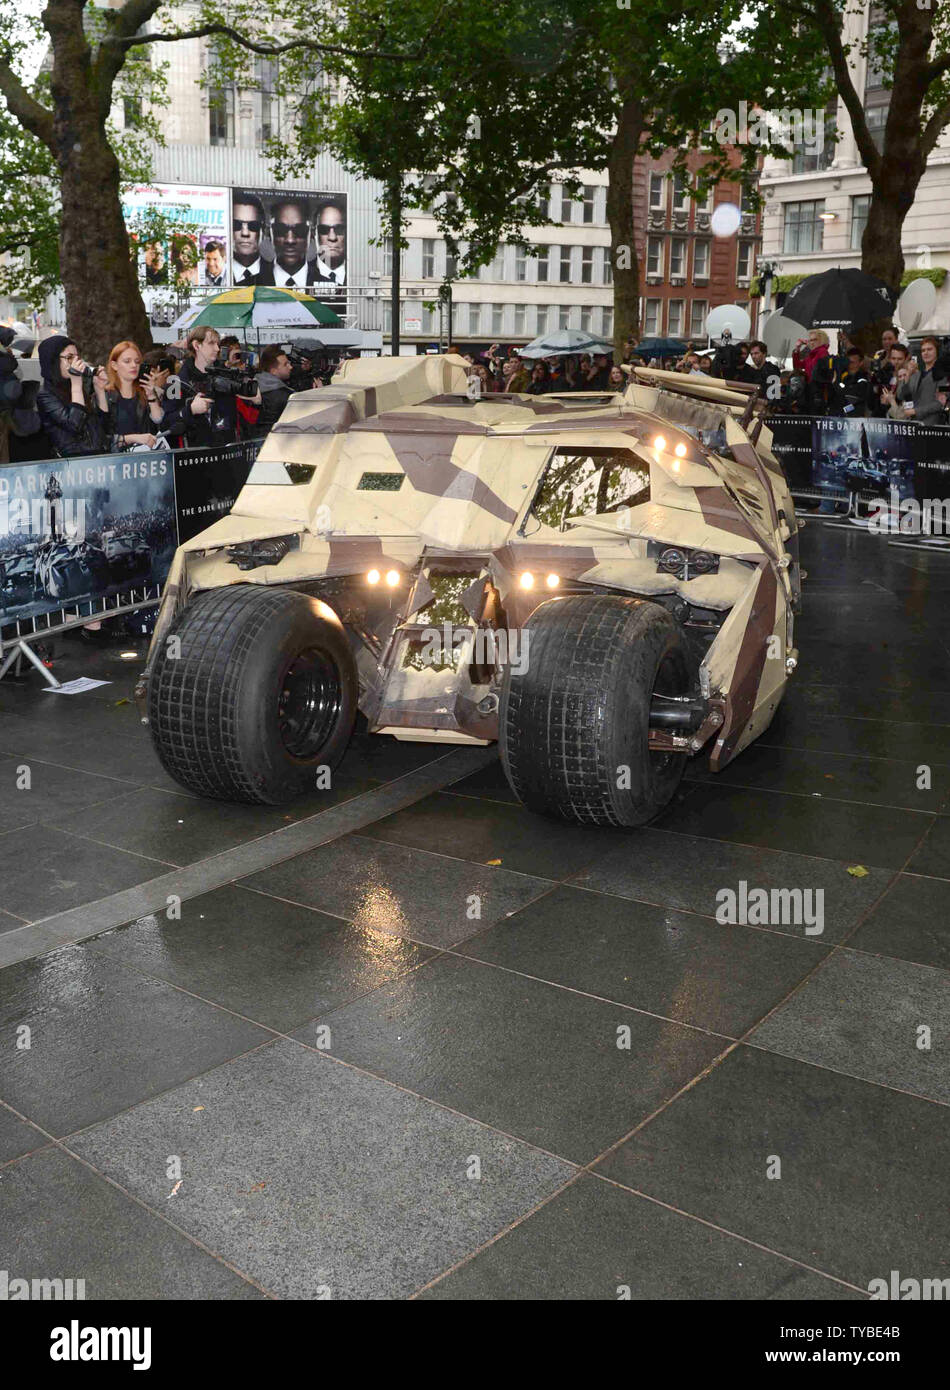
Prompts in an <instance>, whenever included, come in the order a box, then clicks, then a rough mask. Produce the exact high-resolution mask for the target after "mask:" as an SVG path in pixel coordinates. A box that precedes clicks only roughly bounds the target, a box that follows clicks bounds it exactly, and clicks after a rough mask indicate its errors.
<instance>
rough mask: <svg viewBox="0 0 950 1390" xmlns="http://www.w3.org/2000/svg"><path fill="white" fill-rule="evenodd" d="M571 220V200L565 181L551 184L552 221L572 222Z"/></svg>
mask: <svg viewBox="0 0 950 1390" xmlns="http://www.w3.org/2000/svg"><path fill="white" fill-rule="evenodd" d="M570 220H571V200H570V198H569V197H568V195H567V192H566V190H565V188H564V185H563V183H555V184H552V185H551V221H552V222H570Z"/></svg>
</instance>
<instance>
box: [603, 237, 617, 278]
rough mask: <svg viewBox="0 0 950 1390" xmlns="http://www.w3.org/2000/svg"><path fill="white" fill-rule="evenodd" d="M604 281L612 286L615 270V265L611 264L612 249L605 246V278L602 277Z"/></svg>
mask: <svg viewBox="0 0 950 1390" xmlns="http://www.w3.org/2000/svg"><path fill="white" fill-rule="evenodd" d="M602 280H603V283H604V284H605V285H612V284H613V282H614V268H613V265H612V264H611V260H610V247H609V246H605V247H604V259H603V276H602Z"/></svg>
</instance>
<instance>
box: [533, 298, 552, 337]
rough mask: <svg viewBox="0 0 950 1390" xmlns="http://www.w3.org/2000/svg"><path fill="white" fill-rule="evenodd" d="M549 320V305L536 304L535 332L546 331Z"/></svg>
mask: <svg viewBox="0 0 950 1390" xmlns="http://www.w3.org/2000/svg"><path fill="white" fill-rule="evenodd" d="M550 322H551V314H550V306H549V305H547V304H539V305H538V318H537V328H536V333H537V334H539V335H540V334H541V333H547V331H548V325H549V323H550Z"/></svg>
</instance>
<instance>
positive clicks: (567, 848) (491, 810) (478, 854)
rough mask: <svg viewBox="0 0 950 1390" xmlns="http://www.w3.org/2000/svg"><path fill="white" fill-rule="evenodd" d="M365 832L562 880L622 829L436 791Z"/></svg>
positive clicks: (606, 847)
mask: <svg viewBox="0 0 950 1390" xmlns="http://www.w3.org/2000/svg"><path fill="white" fill-rule="evenodd" d="M363 834H364V835H367V836H370V837H371V838H373V839H377V840H388V841H389V842H390V843H391V844H400V845H410V846H413V847H414V848H416V849H427V850H433V851H435V852H436V853H438V854H445V855H448V856H450V857H453V858H456V859H468V860H471V861H472V862H473V863H477V864H479V863H480V864H487V863H489V862H490V861H497V867H500V868H504V869H510V870H512V871H513V872H515V873H525V874H532V875H534V876H536V877H538V878H550V879H563V878H567V877H568V875H570V874H573V873H577V871H578V870H579V869H581V868H583V867H584V866H585V865H587V864H589V863H591V862H592V861H593V860H594V859H598V858H600V857H601V855H604V854H607V853H608V851H609V850H611V849H612V848H613V847H614V846H615V845H616V844H617V843H618V842H619V841H622V840H623V839H624V838H625V837H626V836H627V834H628V832H627V831H624V830H606V829H602V828H600V827H587V826H580V825H567V824H565V823H559V822H558V821H555V820H549V819H547V818H546V817H544V816H537V815H533V814H532V813H531V812H530V811H525V810H524V808H523V807H521V806H506V805H503V804H502V803H500V802H491V801H487V800H483V799H478V798H474V797H472V798H468V797H461V796H451V795H449V794H448V793H446V792H439V793H438V794H436V795H435V796H429V797H426V799H425V801H420V802H418V803H417V804H416V805H415V806H410V807H408V809H407V810H405V811H398V812H397V813H396V814H395V815H393V816H386V818H385V819H384V820H380V821H376V823H375V824H374V825H372V826H369V827H368V828H367V829H366V830H365V831H363Z"/></svg>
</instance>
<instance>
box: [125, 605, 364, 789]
mask: <svg viewBox="0 0 950 1390" xmlns="http://www.w3.org/2000/svg"><path fill="white" fill-rule="evenodd" d="M175 637H177V638H178V639H179V641H180V644H181V648H180V655H178V656H177V657H175V656H174V655H173V652H174V644H172V643H170V641H169V639H170V638H175ZM301 661H303V662H304V664H305V665H306V664H307V663H313V662H315V663H316V669H317V671H318V672H319V673H320V677H321V680H322V681H323V682H324V683H323V684H322V685H321V687H320V691H321V697H322V700H323V705H324V707H325V709H326V711H327V714H326V717H325V718H324V717H323V716H322V715H321V716H320V718H319V719H318V720H317V729H316V731H315V732H316V736H317V737H318V738H319V739H320V742H319V744H318V745H317V746H307V747H306V750H305V751H304V750H303V748H302V747H301V748H300V749H299V752H298V751H297V750H296V749H292V748H291V747H289V746H288V734H287V730H286V721H282V720H281V715H280V709H281V701H282V692H286V690H287V680H288V678H289V677H291V678H292V672H293V670H294V669H299V663H300V662H301ZM295 663H296V666H295ZM299 688H300V687H299V684H298V689H299ZM284 698H286V697H284ZM358 698H359V681H358V677H357V671H356V663H355V661H354V658H353V653H352V651H351V648H350V644H349V642H348V640H347V636H346V632H345V631H344V629H343V626H342V624H341V623H340V621H339V619H338V618H337V616H336V614H335V613H334V612H333V610H332V609H330V608H328V607H327V605H326V604H324V603H321V602H320V600H319V599H314V598H309V597H308V596H307V595H306V594H300V593H297V592H295V591H293V590H290V589H278V588H264V587H263V586H256V585H252V584H236V585H228V586H227V587H226V588H221V589H213V590H210V591H208V592H207V593H204V594H199V595H197V596H196V598H195V599H194V600H193V602H192V603H191V604H190V605H189V606H188V607H187V608H186V609H185V611H184V613H183V614H182V615H181V617H180V618H179V619H178V621H177V622H176V623H175V624H174V626H173V627H172V628H171V630H170V632H169V633H168V635H167V637H166V639H165V640H164V641H163V643H162V644H161V647H160V649H159V650H158V652H157V653H156V658H155V664H154V667H153V669H152V672H151V676H150V678H149V683H148V717H149V725H150V728H151V733H152V739H153V741H154V744H155V748H156V751H157V753H158V756H159V759H160V760H161V763H162V766H163V767H164V768H165V770H166V771H167V772H168V773H169V774H170V776H172V777H174V778H175V780H176V781H177V782H180V783H181V785H182V786H183V787H187V789H188V790H189V791H192V792H197V793H198V794H199V795H201V796H208V797H214V798H216V799H218V800H221V801H240V802H257V803H260V802H263V803H264V804H266V805H279V804H281V803H282V802H285V801H290V800H291V799H292V798H293V797H295V796H299V795H302V794H303V793H304V792H306V791H314V790H315V789H316V788H317V785H318V782H317V773H318V770H319V769H321V768H324V767H326V768H330V769H332V768H334V767H336V765H337V764H338V763H339V761H340V759H341V758H342V756H343V753H344V752H345V750H346V745H347V743H348V741H349V738H350V734H351V733H352V729H353V722H354V719H355V717H356V707H357V700H358ZM282 728H283V732H282ZM291 742H293V740H291Z"/></svg>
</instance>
